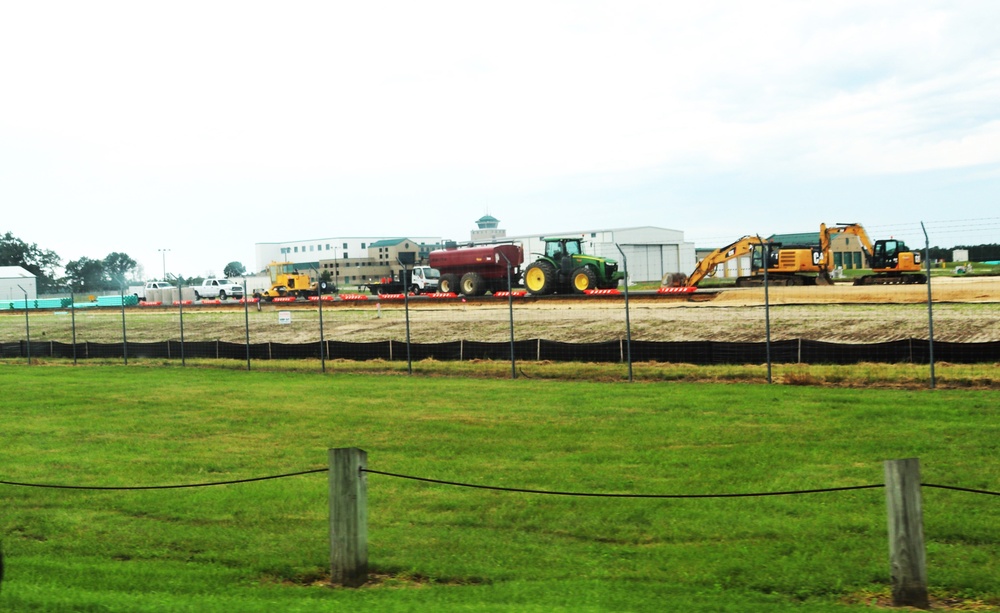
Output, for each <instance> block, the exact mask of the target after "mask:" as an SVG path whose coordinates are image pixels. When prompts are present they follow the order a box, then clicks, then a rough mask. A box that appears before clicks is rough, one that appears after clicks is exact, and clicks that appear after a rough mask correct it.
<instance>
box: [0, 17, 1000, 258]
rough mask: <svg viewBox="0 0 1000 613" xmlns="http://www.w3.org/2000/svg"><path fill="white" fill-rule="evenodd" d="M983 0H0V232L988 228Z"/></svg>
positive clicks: (214, 248) (86, 253)
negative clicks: (483, 222) (487, 222)
mask: <svg viewBox="0 0 1000 613" xmlns="http://www.w3.org/2000/svg"><path fill="white" fill-rule="evenodd" d="M998 24H1000V2H997V1H996V0H983V1H973V0H969V1H962V0H951V1H933V0H900V1H895V0H887V1H878V0H863V1H853V0H830V1H825V2H802V1H798V0H796V1H779V0H758V1H756V2H752V3H751V2H737V1H732V2H730V1H714V2H713V1H705V2H697V3H695V2H669V1H664V0H654V1H651V2H627V1H621V0H614V1H612V0H608V1H602V2H586V1H581V0H571V1H567V2H557V1H545V0H532V1H530V2H518V1H511V0H505V1H503V2H478V1H475V0H460V1H455V2H439V1H434V0H422V1H420V2H412V1H398V2H397V1H383V2H379V1H369V2H354V1H352V2H346V1H344V2H337V1H323V2H281V3H279V2H252V1H245V0H241V1H239V2H212V1H205V0H199V1H197V2H183V1H176V0H175V1H171V2H135V1H131V0H130V1H125V2H100V1H96V2H95V1H89V2H79V1H75V0H74V1H72V2H46V1H31V2H20V1H16V0H0V88H2V89H0V207H2V208H0V210H2V215H0V232H7V231H10V232H13V233H14V235H15V236H17V237H19V238H21V239H22V240H25V241H26V242H29V243H37V244H38V245H39V246H40V247H42V248H45V249H51V250H53V251H55V252H56V253H58V254H59V255H60V256H61V257H62V259H63V263H64V264H65V263H66V262H68V261H70V260H75V259H78V258H80V257H90V258H103V257H104V256H105V255H107V254H108V253H110V252H113V251H122V252H125V253H128V254H129V255H130V256H132V257H133V258H135V259H136V260H138V261H139V262H140V264H142V265H143V267H144V269H145V272H146V275H147V276H148V277H158V276H160V275H161V274H162V267H163V255H164V252H159V251H158V249H169V250H170V251H169V252H165V255H166V269H167V271H168V272H171V273H175V274H176V273H180V274H183V275H185V276H193V275H204V274H209V273H218V274H221V272H222V269H223V267H224V266H225V265H226V264H227V263H228V262H230V261H233V260H237V261H240V262H242V263H243V264H244V265H246V266H247V267H248V268H252V267H253V266H254V263H255V262H254V244H255V243H258V242H277V241H287V240H295V239H309V238H325V237H335V236H440V237H443V238H450V239H457V240H467V239H468V237H469V232H470V230H472V229H473V228H474V227H475V223H474V222H475V220H476V219H478V218H479V217H481V216H482V215H484V214H486V213H489V214H491V215H493V216H495V217H497V218H499V219H500V220H501V227H503V228H505V229H506V230H507V231H508V234H511V235H523V234H536V233H537V234H543V233H554V232H559V231H571V230H584V229H601V228H619V227H631V226H643V225H650V226H659V227H665V228H674V229H678V230H682V231H684V233H685V237H686V238H687V239H688V240H693V241H694V242H695V243H696V244H697V245H698V246H720V245H722V244H725V243H727V242H730V241H732V240H735V239H736V238H738V237H740V236H742V235H745V234H757V233H760V234H762V235H767V234H771V233H780V232H806V231H815V230H816V229H818V226H819V224H820V222H825V223H827V224H831V223H837V222H860V223H863V224H864V225H865V226H866V227H867V228H868V230H869V233H870V234H872V235H873V238H887V237H889V236H890V235H892V236H895V237H896V238H903V239H904V240H907V242H909V243H911V245H916V246H923V243H924V239H923V234H922V233H921V230H920V222H921V221H923V222H925V224H926V226H927V229H928V231H929V233H930V235H931V244H932V245H940V246H952V245H954V244H961V243H969V242H972V243H978V242H1000V197H998V195H1000V35H998Z"/></svg>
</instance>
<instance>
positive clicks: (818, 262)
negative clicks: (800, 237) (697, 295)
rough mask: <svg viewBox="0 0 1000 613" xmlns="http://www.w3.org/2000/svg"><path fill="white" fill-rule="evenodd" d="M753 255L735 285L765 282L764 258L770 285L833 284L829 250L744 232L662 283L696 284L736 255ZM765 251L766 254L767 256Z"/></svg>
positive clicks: (670, 275) (684, 285)
mask: <svg viewBox="0 0 1000 613" xmlns="http://www.w3.org/2000/svg"><path fill="white" fill-rule="evenodd" d="M747 254H749V255H750V274H749V275H746V276H740V277H737V278H736V287H753V286H758V285H763V284H764V277H765V271H764V261H765V259H766V261H767V272H766V276H767V282H768V284H771V285H830V284H831V283H832V281H831V280H830V276H829V272H828V266H827V261H826V252H824V251H823V250H822V249H820V248H819V247H815V246H811V245H794V246H783V245H781V244H780V243H767V242H766V241H762V240H761V239H760V238H758V237H756V236H744V237H743V238H740V239H738V240H736V241H734V242H733V243H730V244H729V245H726V246H725V247H721V248H719V249H716V250H715V251H713V252H712V253H710V254H708V255H707V256H705V257H704V258H703V259H702V260H701V261H700V262H698V266H696V267H695V269H694V272H692V273H691V274H690V275H685V274H684V273H670V274H667V275H664V277H663V279H662V280H661V283H660V285H661V286H663V287H695V286H697V285H698V283H700V282H701V281H702V279H704V278H705V277H711V276H713V275H714V274H715V270H716V268H717V267H718V266H719V265H720V264H723V263H725V262H728V261H730V260H733V259H735V258H738V257H741V256H745V255H747ZM765 254H766V258H765Z"/></svg>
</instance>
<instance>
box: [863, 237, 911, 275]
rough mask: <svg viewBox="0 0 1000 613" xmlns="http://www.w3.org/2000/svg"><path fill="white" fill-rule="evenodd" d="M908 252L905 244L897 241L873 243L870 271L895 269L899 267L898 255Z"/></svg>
mask: <svg viewBox="0 0 1000 613" xmlns="http://www.w3.org/2000/svg"><path fill="white" fill-rule="evenodd" d="M904 251H908V249H907V248H906V244H905V243H903V242H902V241H897V240H892V239H890V240H880V241H875V249H874V252H873V253H872V262H871V265H872V269H876V270H878V269H883V268H896V267H897V266H899V254H900V253H902V252H904Z"/></svg>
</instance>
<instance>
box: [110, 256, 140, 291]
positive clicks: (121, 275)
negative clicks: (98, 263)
mask: <svg viewBox="0 0 1000 613" xmlns="http://www.w3.org/2000/svg"><path fill="white" fill-rule="evenodd" d="M136 266H137V263H136V261H135V260H133V259H132V258H130V257H129V256H128V254H127V253H119V252H117V251H113V252H111V253H109V254H108V255H106V256H105V257H104V276H105V279H106V280H107V281H108V284H109V285H110V287H109V288H108V289H112V288H114V289H120V288H122V287H125V284H126V281H127V279H128V278H129V277H130V276H131V275H132V273H133V272H134V271H135V267H136Z"/></svg>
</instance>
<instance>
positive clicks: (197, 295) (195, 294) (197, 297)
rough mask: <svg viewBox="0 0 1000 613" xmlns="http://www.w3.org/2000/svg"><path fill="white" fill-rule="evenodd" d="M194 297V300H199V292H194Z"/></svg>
mask: <svg viewBox="0 0 1000 613" xmlns="http://www.w3.org/2000/svg"><path fill="white" fill-rule="evenodd" d="M194 299H195V300H201V294H199V293H198V292H195V293H194Z"/></svg>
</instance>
